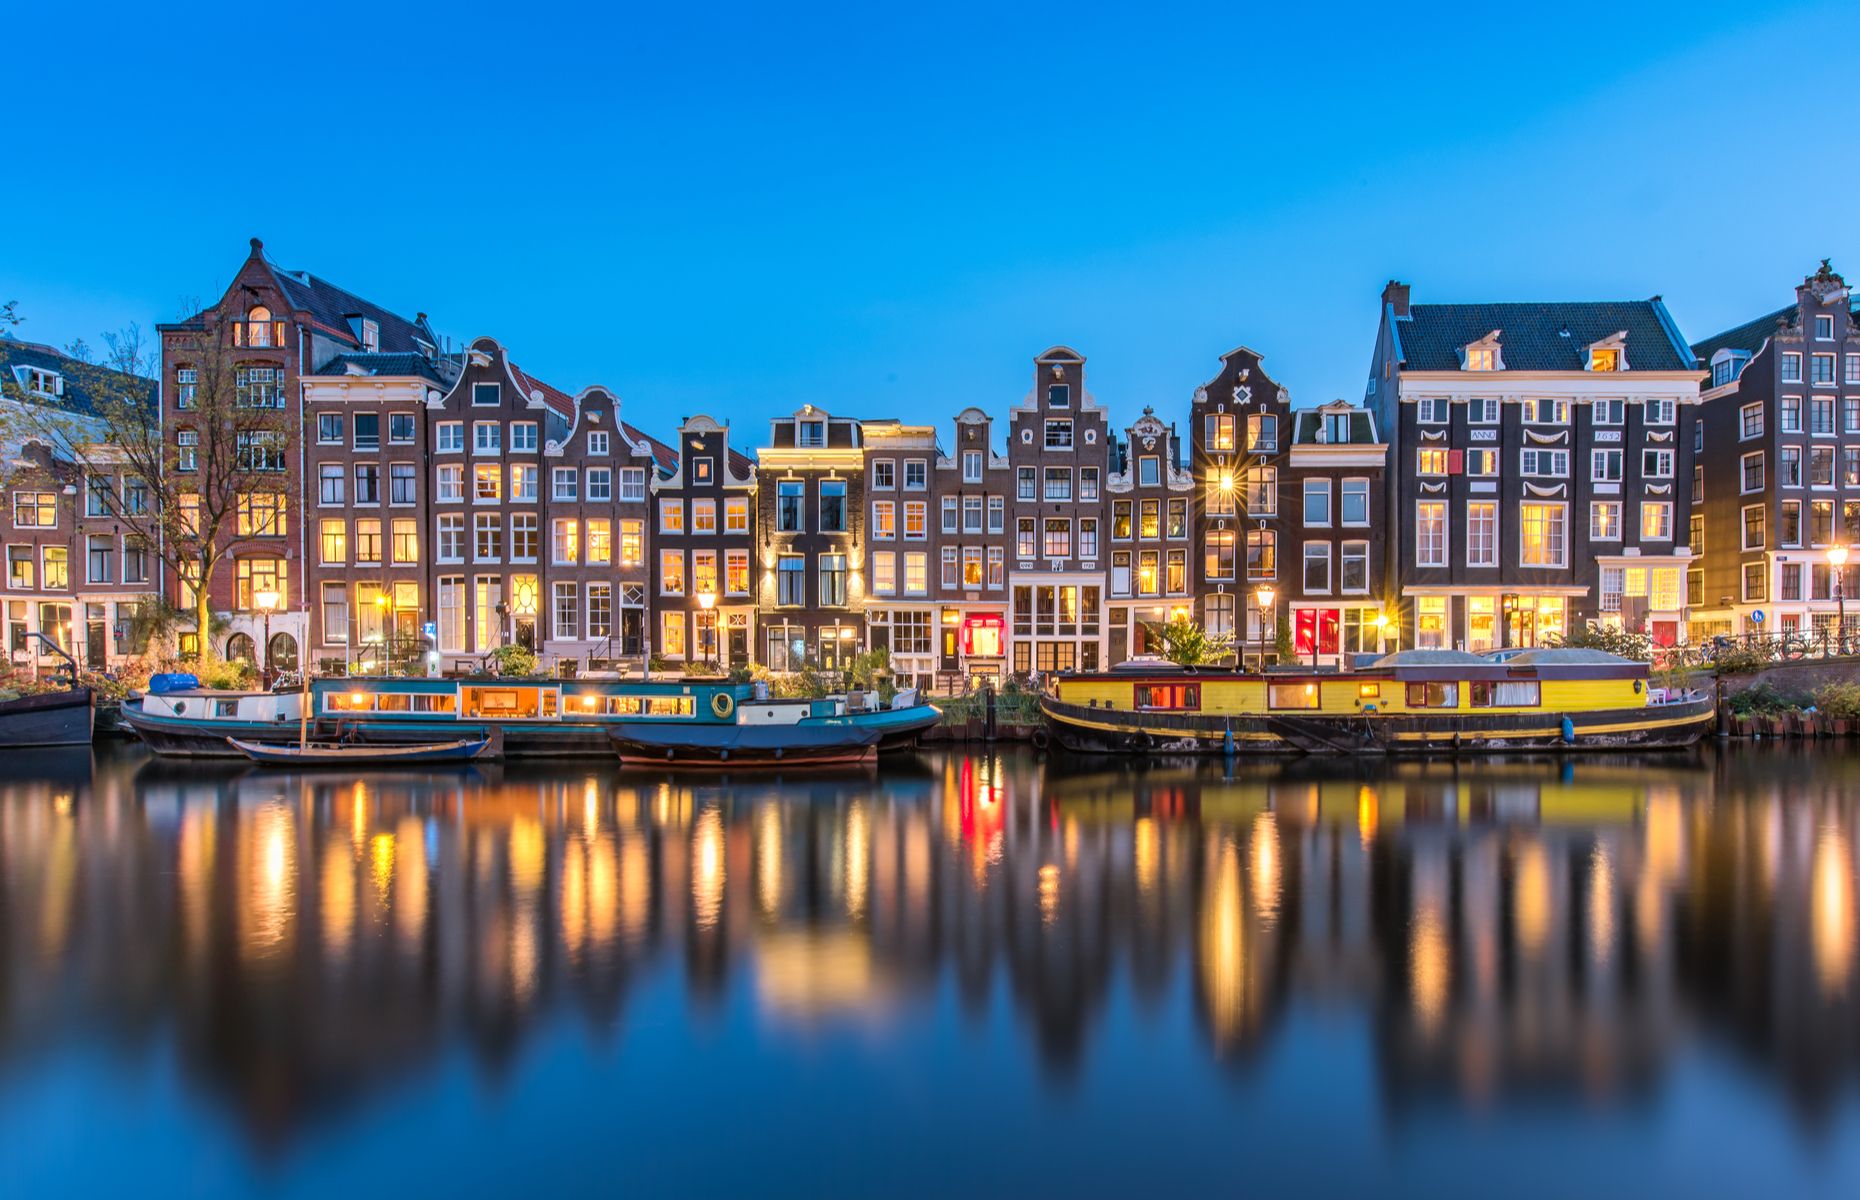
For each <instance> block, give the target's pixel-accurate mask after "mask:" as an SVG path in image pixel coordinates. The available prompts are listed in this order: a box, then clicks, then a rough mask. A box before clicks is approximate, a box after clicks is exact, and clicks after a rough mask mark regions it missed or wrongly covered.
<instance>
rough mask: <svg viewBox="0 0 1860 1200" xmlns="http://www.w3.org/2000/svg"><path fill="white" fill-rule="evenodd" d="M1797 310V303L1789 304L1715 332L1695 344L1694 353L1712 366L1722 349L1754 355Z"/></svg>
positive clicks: (1700, 359) (1698, 358) (1701, 364)
mask: <svg viewBox="0 0 1860 1200" xmlns="http://www.w3.org/2000/svg"><path fill="white" fill-rule="evenodd" d="M1796 311H1797V310H1796V306H1795V305H1793V304H1791V305H1787V306H1786V307H1783V308H1779V309H1777V310H1776V311H1775V312H1773V313H1765V314H1763V315H1762V316H1760V317H1758V318H1757V319H1756V320H1754V321H1745V322H1744V323H1743V324H1742V325H1739V326H1737V327H1736V328H1735V329H1727V330H1725V331H1724V332H1723V333H1718V334H1713V335H1712V336H1711V337H1708V338H1706V339H1705V340H1704V341H1702V342H1700V343H1698V344H1697V345H1695V346H1693V347H1692V354H1693V356H1694V357H1695V358H1696V359H1697V360H1698V365H1699V366H1701V367H1708V366H1710V365H1711V359H1712V355H1714V354H1716V353H1718V351H1720V350H1738V351H1742V352H1743V353H1745V354H1753V355H1754V354H1755V353H1756V352H1757V351H1758V350H1761V349H1762V348H1763V343H1764V342H1765V341H1767V340H1768V339H1769V336H1770V335H1771V334H1773V333H1775V332H1776V329H1777V327H1778V326H1780V325H1785V324H1787V323H1788V322H1789V319H1790V318H1791V317H1793V316H1794V315H1795V314H1796Z"/></svg>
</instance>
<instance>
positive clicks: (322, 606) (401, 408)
mask: <svg viewBox="0 0 1860 1200" xmlns="http://www.w3.org/2000/svg"><path fill="white" fill-rule="evenodd" d="M458 370H459V365H458V362H457V360H456V359H451V358H444V357H441V356H439V355H437V354H432V355H429V354H425V353H418V354H380V353H350V354H339V355H337V356H336V357H335V358H333V359H331V360H330V361H329V362H327V363H325V364H323V365H322V366H321V367H320V368H318V369H317V370H316V371H315V372H313V373H310V374H307V375H305V376H303V377H302V379H301V381H300V383H301V388H302V396H303V411H304V457H305V464H306V466H305V476H306V479H307V480H308V485H307V491H308V494H307V495H306V497H305V505H304V507H305V509H306V512H305V515H304V524H305V528H306V529H307V531H308V533H309V547H308V553H307V555H306V556H305V557H306V561H305V563H304V576H305V578H306V580H307V586H308V589H309V592H310V595H311V596H312V597H314V598H315V609H314V612H313V619H312V620H311V623H310V641H311V647H312V649H311V654H310V658H311V665H312V667H313V668H315V669H316V670H318V671H319V672H323V673H331V672H335V671H354V672H361V671H380V670H384V669H388V668H392V667H398V666H402V665H404V664H407V663H410V662H413V661H415V660H416V659H421V658H423V656H424V655H425V654H426V653H427V651H428V650H429V649H432V648H434V647H435V646H436V642H435V640H434V638H435V637H436V635H437V630H436V629H435V630H433V636H430V637H429V636H428V633H427V630H426V625H427V623H428V622H429V621H430V620H431V619H432V618H431V616H430V615H429V613H430V610H431V606H432V603H433V598H432V594H431V591H430V589H429V587H428V586H427V580H428V576H429V573H430V571H429V568H430V565H431V564H430V563H429V562H428V561H427V554H428V553H430V552H431V550H432V543H431V542H430V541H429V536H430V535H429V532H428V531H429V523H430V520H431V505H430V503H429V500H430V497H431V495H432V491H431V487H430V486H429V484H428V482H427V476H428V472H429V466H428V464H429V463H430V462H431V461H432V459H433V446H432V442H431V437H432V433H433V430H432V428H431V426H430V424H429V422H428V420H427V411H428V409H429V408H430V407H432V406H433V405H434V404H436V403H438V402H440V400H441V398H442V397H443V396H444V394H445V392H446V391H447V390H448V388H449V387H450V386H451V384H452V382H453V381H454V380H455V379H456V378H457V375H458ZM283 521H284V512H283V511H282V509H280V508H275V507H271V508H268V507H266V506H263V505H261V504H260V503H259V502H258V498H254V503H253V505H252V506H251V509H250V513H249V515H248V512H247V511H246V509H245V507H244V506H242V509H241V513H240V533H241V535H242V536H248V537H258V536H265V535H266V534H267V533H268V532H270V531H273V530H277V531H279V532H276V533H273V534H272V536H282V533H281V528H280V527H281V526H282V524H283ZM272 637H273V639H274V641H275V640H278V639H282V638H287V637H289V634H287V633H274V634H273V635H272ZM280 648H282V647H280ZM275 657H276V656H274V658H275ZM273 666H274V667H277V668H278V669H280V670H284V669H289V668H288V667H285V666H283V665H281V664H280V663H278V662H274V663H273Z"/></svg>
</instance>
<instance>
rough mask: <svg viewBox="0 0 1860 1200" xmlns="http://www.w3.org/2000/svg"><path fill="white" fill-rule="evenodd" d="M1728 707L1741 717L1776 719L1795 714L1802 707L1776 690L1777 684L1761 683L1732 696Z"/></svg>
mask: <svg viewBox="0 0 1860 1200" xmlns="http://www.w3.org/2000/svg"><path fill="white" fill-rule="evenodd" d="M1728 707H1729V708H1730V710H1731V711H1732V712H1733V713H1735V714H1736V715H1738V716H1740V717H1775V716H1781V715H1782V714H1783V713H1786V712H1794V711H1795V710H1796V709H1798V708H1800V707H1801V705H1800V704H1799V703H1798V702H1797V701H1796V700H1794V699H1793V698H1791V697H1789V696H1785V695H1783V693H1781V692H1780V691H1778V690H1776V685H1775V684H1772V683H1759V684H1758V685H1757V686H1755V687H1749V688H1745V689H1744V690H1743V691H1741V692H1739V693H1737V694H1736V695H1735V696H1732V697H1731V699H1730V700H1729V701H1728Z"/></svg>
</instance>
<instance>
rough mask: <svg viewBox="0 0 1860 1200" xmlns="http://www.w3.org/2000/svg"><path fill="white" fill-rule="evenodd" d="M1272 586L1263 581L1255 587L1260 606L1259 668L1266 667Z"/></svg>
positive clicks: (1254, 596)
mask: <svg viewBox="0 0 1860 1200" xmlns="http://www.w3.org/2000/svg"><path fill="white" fill-rule="evenodd" d="M1272 596H1273V592H1272V586H1271V585H1270V584H1265V583H1262V584H1260V585H1259V586H1258V587H1256V588H1254V589H1253V599H1254V601H1255V602H1256V603H1257V604H1258V606H1259V609H1258V611H1259V669H1260V670H1262V671H1263V670H1265V669H1266V627H1267V624H1268V622H1269V620H1270V618H1271V615H1272Z"/></svg>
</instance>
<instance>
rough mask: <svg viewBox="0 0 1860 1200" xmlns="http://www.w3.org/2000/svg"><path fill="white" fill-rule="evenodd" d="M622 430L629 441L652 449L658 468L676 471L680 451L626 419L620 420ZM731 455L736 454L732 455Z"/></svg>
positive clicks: (654, 464) (654, 462) (653, 462)
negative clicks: (641, 430) (638, 428)
mask: <svg viewBox="0 0 1860 1200" xmlns="http://www.w3.org/2000/svg"><path fill="white" fill-rule="evenodd" d="M620 432H621V433H622V434H624V435H625V436H626V440H627V441H629V442H632V443H633V444H634V445H636V446H642V445H643V446H646V447H647V448H649V449H650V450H651V451H652V465H653V466H654V467H655V468H656V469H658V470H660V471H667V472H671V471H676V470H677V469H678V451H676V450H674V449H672V448H671V447H670V446H668V445H666V444H665V443H664V442H662V441H660V440H659V439H658V438H656V437H653V436H652V435H651V434H647V433H641V432H640V431H639V430H637V429H635V428H634V427H633V426H631V425H628V424H627V423H626V422H625V421H622V422H620ZM731 457H736V456H735V455H732V456H731Z"/></svg>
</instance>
